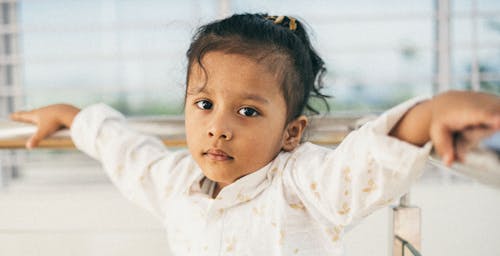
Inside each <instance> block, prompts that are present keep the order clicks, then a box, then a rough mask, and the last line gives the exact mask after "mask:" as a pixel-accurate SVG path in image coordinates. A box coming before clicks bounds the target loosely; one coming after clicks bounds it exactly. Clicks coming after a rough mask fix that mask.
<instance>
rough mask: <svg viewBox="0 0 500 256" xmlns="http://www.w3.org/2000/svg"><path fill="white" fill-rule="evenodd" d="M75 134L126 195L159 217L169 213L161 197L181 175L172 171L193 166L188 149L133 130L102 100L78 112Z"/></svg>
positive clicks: (79, 144) (75, 139)
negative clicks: (171, 147) (174, 148)
mask: <svg viewBox="0 0 500 256" xmlns="http://www.w3.org/2000/svg"><path fill="white" fill-rule="evenodd" d="M71 138H72V140H73V142H74V144H75V146H76V147H77V148H78V149H79V150H81V151H83V152H84V153H86V154H88V155H89V156H91V157H92V158H94V159H96V160H98V161H100V162H101V164H102V166H103V169H104V170H105V172H106V173H107V175H108V176H109V177H110V179H111V181H112V182H113V183H114V185H116V186H117V188H118V189H119V190H120V192H122V194H124V196H125V197H126V198H128V199H129V200H131V201H133V202H134V203H136V204H138V205H140V206H141V207H143V208H146V209H147V210H149V211H150V212H151V213H152V214H153V215H155V216H156V217H158V218H161V216H164V213H165V209H163V208H162V205H163V204H161V203H160V201H161V200H162V199H164V197H165V196H166V194H165V193H166V191H167V189H166V188H168V189H169V190H170V191H169V192H172V191H171V190H172V189H174V188H175V187H176V186H174V185H173V184H172V183H175V182H179V178H181V177H176V175H172V173H174V172H175V171H176V170H178V169H182V168H189V167H190V166H192V165H190V164H189V158H188V154H187V153H186V152H184V151H176V152H170V151H169V150H167V148H166V147H165V146H164V144H163V143H162V141H161V140H160V139H158V138H156V137H152V136H146V135H143V134H140V133H138V132H136V131H134V130H131V129H130V128H129V127H127V126H126V124H125V117H124V116H123V115H122V114H121V113H119V112H118V111H116V110H114V109H112V108H111V107H109V106H107V105H105V104H102V103H99V104H95V105H91V106H89V107H87V108H84V109H83V110H81V111H80V112H79V113H78V114H77V116H76V117H75V118H74V120H73V123H72V125H71ZM184 173H185V172H184ZM177 187H179V186H177ZM170 194H171V193H170Z"/></svg>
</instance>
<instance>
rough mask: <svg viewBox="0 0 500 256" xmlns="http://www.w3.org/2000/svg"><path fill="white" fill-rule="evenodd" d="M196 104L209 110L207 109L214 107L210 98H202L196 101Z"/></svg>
mask: <svg viewBox="0 0 500 256" xmlns="http://www.w3.org/2000/svg"><path fill="white" fill-rule="evenodd" d="M196 106H198V108H200V109H204V110H207V109H211V108H212V102H210V101H208V100H200V101H198V102H196Z"/></svg>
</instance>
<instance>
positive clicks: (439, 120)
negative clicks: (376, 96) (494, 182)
mask: <svg viewBox="0 0 500 256" xmlns="http://www.w3.org/2000/svg"><path fill="white" fill-rule="evenodd" d="M499 130H500V97H499V96H497V95H493V94H487V93H480V92H467V91H448V92H445V93H441V94H439V95H436V96H435V97H434V98H432V99H431V100H428V101H425V102H422V103H420V104H418V105H416V106H415V107H413V108H412V109H410V110H409V111H408V112H407V113H406V114H405V115H404V117H403V118H402V119H401V120H399V122H398V123H397V124H396V125H395V126H394V128H393V129H392V130H391V132H390V135H391V136H394V137H396V138H398V139H400V140H404V141H406V142H409V143H412V144H415V145H418V146H422V145H424V144H425V143H426V142H428V141H429V140H431V141H432V143H433V144H434V148H435V149H436V151H437V153H438V155H439V156H440V157H441V158H442V159H443V161H444V162H445V164H446V165H448V166H449V165H451V164H452V163H453V162H454V161H463V160H464V158H465V154H466V152H467V151H468V150H469V149H470V148H471V147H472V146H474V145H476V144H478V143H479V142H480V141H481V139H483V138H485V137H487V136H489V135H491V134H493V133H494V132H496V131H499Z"/></svg>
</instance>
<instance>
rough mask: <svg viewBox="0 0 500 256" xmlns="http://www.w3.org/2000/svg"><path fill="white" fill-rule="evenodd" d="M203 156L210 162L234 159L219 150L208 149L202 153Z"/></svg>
mask: <svg viewBox="0 0 500 256" xmlns="http://www.w3.org/2000/svg"><path fill="white" fill-rule="evenodd" d="M203 156H206V157H208V158H209V159H210V160H214V161H229V160H233V159H234V157H232V156H230V155H229V154H227V153H226V152H224V151H223V150H220V149H209V150H207V151H205V152H203Z"/></svg>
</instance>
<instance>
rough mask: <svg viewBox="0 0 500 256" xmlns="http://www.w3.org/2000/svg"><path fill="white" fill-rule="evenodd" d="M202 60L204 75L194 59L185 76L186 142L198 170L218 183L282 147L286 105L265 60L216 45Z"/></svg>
mask: <svg viewBox="0 0 500 256" xmlns="http://www.w3.org/2000/svg"><path fill="white" fill-rule="evenodd" d="M202 63H203V66H204V68H205V70H206V72H207V76H205V74H204V73H203V71H202V70H201V68H200V67H199V65H198V64H196V63H195V64H193V66H192V67H191V74H190V77H189V78H188V89H187V95H186V106H185V119H186V136H187V145H188V148H189V151H190V152H191V154H192V155H193V157H194V159H195V161H196V162H197V163H198V165H199V166H200V167H201V169H202V171H203V173H204V174H205V175H206V176H207V177H208V178H209V179H211V180H213V181H216V182H218V183H219V185H220V186H221V187H223V186H225V185H228V184H230V183H232V182H234V181H235V180H237V179H238V178H240V177H242V176H245V175H247V174H249V173H252V172H254V171H257V170H258V169H260V168H261V167H263V166H265V165H266V164H268V163H269V162H270V161H272V160H273V159H274V158H275V157H276V155H277V154H278V153H279V152H280V151H281V149H282V148H283V146H284V143H285V141H286V140H287V137H288V135H287V131H286V129H285V127H286V125H285V122H286V115H287V109H286V104H285V99H284V97H283V93H282V91H281V88H280V84H279V81H278V80H277V78H276V77H275V76H274V75H273V74H271V73H269V72H268V71H267V70H266V66H265V65H262V64H258V63H256V62H255V61H253V60H251V59H249V58H247V57H245V56H242V55H236V54H225V53H222V52H217V51H216V52H209V53H207V54H206V55H205V56H204V57H203V59H202ZM206 78H208V80H206Z"/></svg>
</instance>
